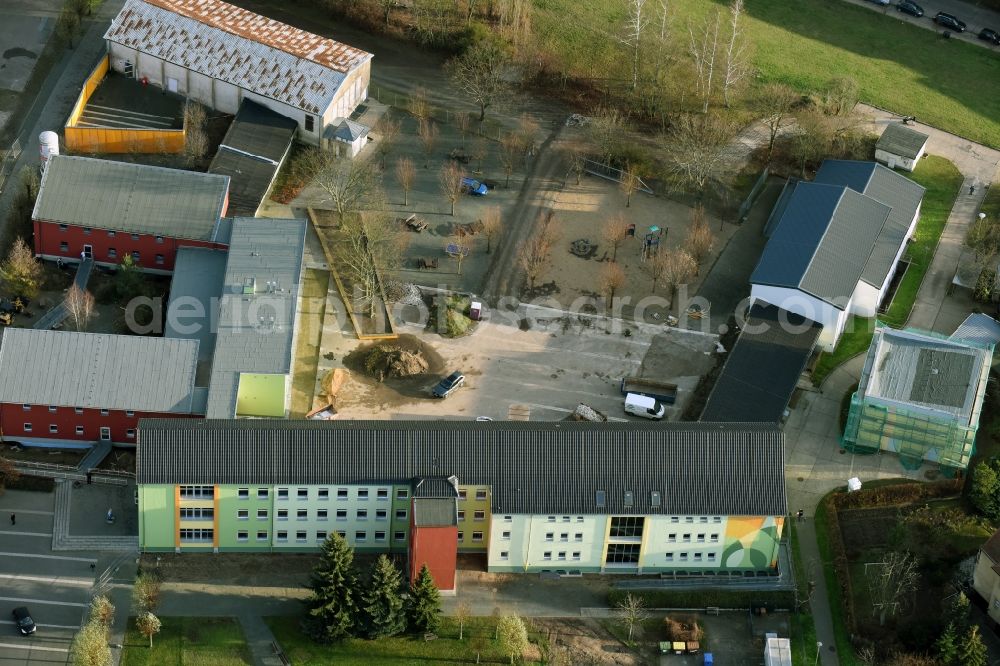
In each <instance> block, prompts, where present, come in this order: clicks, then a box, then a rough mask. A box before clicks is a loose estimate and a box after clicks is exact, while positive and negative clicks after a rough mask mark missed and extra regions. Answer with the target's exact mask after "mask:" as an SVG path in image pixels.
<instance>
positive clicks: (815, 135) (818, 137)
mask: <svg viewBox="0 0 1000 666" xmlns="http://www.w3.org/2000/svg"><path fill="white" fill-rule="evenodd" d="M795 122H796V124H797V125H798V131H797V132H795V136H794V137H793V138H792V144H791V148H792V155H793V156H794V157H795V158H797V159H798V160H799V164H800V168H801V172H802V177H803V178H805V175H806V165H807V164H808V163H809V162H813V161H815V160H818V159H819V158H820V157H822V156H823V155H825V154H826V153H827V151H828V149H829V148H830V144H831V143H832V141H833V130H832V128H831V126H830V122H829V119H828V118H827V117H826V116H824V115H823V114H822V113H820V112H819V111H816V110H807V111H802V112H800V113H798V114H796V116H795Z"/></svg>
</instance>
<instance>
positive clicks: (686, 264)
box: [647, 249, 698, 298]
mask: <svg viewBox="0 0 1000 666" xmlns="http://www.w3.org/2000/svg"><path fill="white" fill-rule="evenodd" d="M656 262H662V266H660V267H659V268H658V269H656V271H657V272H658V273H659V280H660V282H661V284H663V286H665V287H666V288H667V293H668V294H669V296H670V297H671V298H673V296H674V290H675V289H677V287H678V286H679V285H682V284H687V283H688V282H689V281H690V280H691V278H693V277H694V276H695V275H697V274H698V262H697V261H695V259H694V257H692V256H691V253H690V252H688V251H687V250H683V249H673V250H661V251H660V252H658V253H657V254H655V255H654V256H653V257H652V258H651V259H650V260H649V262H647V263H652V264H653V265H654V266H655V265H656ZM654 287H655V285H654Z"/></svg>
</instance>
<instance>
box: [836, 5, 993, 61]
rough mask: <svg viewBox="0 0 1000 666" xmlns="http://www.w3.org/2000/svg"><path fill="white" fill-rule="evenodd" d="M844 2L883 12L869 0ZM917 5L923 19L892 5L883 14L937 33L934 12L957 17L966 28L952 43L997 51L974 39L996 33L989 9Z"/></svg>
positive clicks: (941, 28) (939, 27)
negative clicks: (981, 33) (988, 31)
mask: <svg viewBox="0 0 1000 666" xmlns="http://www.w3.org/2000/svg"><path fill="white" fill-rule="evenodd" d="M848 2H852V3H854V4H855V5H861V6H862V7H867V8H869V9H871V10H872V11H876V12H880V13H881V12H882V11H883V7H882V6H881V5H877V4H875V3H874V2H870V0H848ZM917 4H918V5H920V7H921V8H923V10H924V15H923V16H922V17H920V18H916V17H915V16H910V15H909V14H904V13H902V12H900V11H897V10H896V7H895V5H896V2H895V1H893V3H892V4H891V5H889V6H888V8H887V11H886V12H885V13H886V14H888V15H889V16H895V17H896V18H898V19H900V20H903V21H907V22H908V23H913V24H914V25H918V26H920V27H921V28H926V29H928V30H933V31H935V32H938V33H941V32H943V31H944V30H945V29H944V28H943V27H941V26H939V25H938V24H937V23H934V21H933V20H932V19H933V18H934V15H935V14H937V13H938V12H946V13H948V14H952V15H953V16H957V17H958V19H959V20H960V21H965V23H966V25H967V26H968V28H967V29H966V31H965V32H964V33H961V34H959V33H954V32H953V33H951V37H952V39H961V40H963V41H966V42H971V43H972V44H977V45H978V46H982V47H984V48H988V49H993V50H998V47H996V46H993V44H991V43H990V42H987V41H984V40H982V39H978V38H977V37H976V35H978V34H979V31H980V30H982V29H983V28H993V29H994V30H997V31H1000V14H998V13H997V12H995V11H993V10H991V9H986V8H985V7H978V6H976V5H973V4H971V3H968V2H962V0H930V1H929V2H925V1H924V0H918V2H917Z"/></svg>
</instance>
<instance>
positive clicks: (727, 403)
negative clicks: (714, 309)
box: [701, 302, 823, 423]
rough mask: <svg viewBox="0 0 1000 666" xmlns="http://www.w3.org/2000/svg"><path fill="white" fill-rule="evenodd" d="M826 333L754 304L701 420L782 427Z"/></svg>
mask: <svg viewBox="0 0 1000 666" xmlns="http://www.w3.org/2000/svg"><path fill="white" fill-rule="evenodd" d="M822 330H823V326H822V325H820V324H817V323H816V322H814V321H811V320H809V319H806V318H805V317H801V316H799V315H797V314H793V313H791V312H786V311H785V310H782V309H781V308H779V307H776V306H774V305H767V304H763V303H759V302H758V303H754V304H753V306H752V307H751V308H750V316H749V317H747V321H746V324H745V325H744V327H743V330H742V331H741V332H740V337H739V338H737V340H736V344H735V345H734V346H733V349H732V350H731V351H730V352H729V358H728V359H726V364H725V365H724V366H723V368H722V373H721V374H720V375H719V379H718V381H717V382H716V383H715V387H714V388H713V389H712V393H711V394H710V395H709V396H708V403H707V404H706V405H705V409H704V410H703V411H702V413H701V419H702V420H703V421H714V422H725V421H736V422H741V421H742V422H746V421H763V422H767V423H778V422H780V421H781V418H782V416H783V415H784V412H785V408H786V407H787V406H788V401H789V400H790V399H791V397H792V393H793V392H794V391H795V386H796V384H798V381H799V377H800V376H801V375H802V370H803V369H804V368H805V367H806V362H808V360H809V356H810V354H812V350H813V347H814V346H815V345H816V339H817V338H818V337H819V334H820V332H821V331H822Z"/></svg>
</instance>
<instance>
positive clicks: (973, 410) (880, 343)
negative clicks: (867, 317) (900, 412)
mask: <svg viewBox="0 0 1000 666" xmlns="http://www.w3.org/2000/svg"><path fill="white" fill-rule="evenodd" d="M992 355H993V354H992V349H983V348H980V347H976V346H973V345H970V344H968V343H965V342H960V341H955V340H948V339H944V338H939V337H934V336H932V335H928V334H923V333H918V332H916V331H910V330H906V331H897V330H894V329H891V328H888V327H879V328H877V329H876V330H875V335H874V337H873V339H872V344H871V347H870V348H869V349H868V356H867V357H866V358H865V365H864V370H863V371H862V374H861V381H860V383H859V387H858V395H859V396H863V397H864V398H865V400H866V401H868V402H879V403H882V404H885V405H888V406H896V407H902V408H905V409H911V410H914V411H920V412H922V413H926V414H931V415H936V416H937V417H939V418H940V417H946V418H948V419H951V420H956V421H958V422H959V423H963V424H969V423H970V422H971V421H972V420H973V415H976V418H975V421H978V412H979V407H980V406H981V405H982V400H983V396H984V395H985V393H986V381H987V378H988V376H989V370H990V361H991V359H992Z"/></svg>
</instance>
